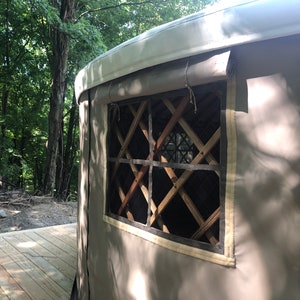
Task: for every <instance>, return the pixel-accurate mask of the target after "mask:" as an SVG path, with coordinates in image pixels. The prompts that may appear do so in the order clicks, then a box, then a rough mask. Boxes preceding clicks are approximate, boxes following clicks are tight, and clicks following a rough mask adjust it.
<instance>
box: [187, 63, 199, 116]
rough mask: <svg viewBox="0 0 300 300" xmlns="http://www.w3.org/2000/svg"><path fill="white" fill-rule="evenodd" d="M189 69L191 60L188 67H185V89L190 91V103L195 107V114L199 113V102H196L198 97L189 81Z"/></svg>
mask: <svg viewBox="0 0 300 300" xmlns="http://www.w3.org/2000/svg"><path fill="white" fill-rule="evenodd" d="M188 69H189V59H188V60H187V62H186V66H185V74H184V75H185V87H186V88H187V89H188V91H189V94H190V103H191V104H193V105H194V113H195V114H196V113H197V102H196V97H195V94H194V92H193V90H192V88H191V86H190V84H189V80H188Z"/></svg>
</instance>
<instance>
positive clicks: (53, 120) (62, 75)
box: [44, 0, 74, 195]
mask: <svg viewBox="0 0 300 300" xmlns="http://www.w3.org/2000/svg"><path fill="white" fill-rule="evenodd" d="M60 18H61V20H62V22H64V23H66V22H69V21H72V19H73V18H74V0H63V1H62V2H61V8H60ZM53 30H54V34H53V42H52V45H53V46H52V52H53V60H52V63H53V66H52V70H53V81H52V90H51V96H50V111H49V117H48V123H49V124H48V145H47V155H46V164H45V180H44V193H46V194H52V195H53V194H54V189H55V177H56V165H57V154H58V144H59V138H60V135H61V133H62V128H61V124H62V115H63V106H64V97H65V87H66V83H65V80H66V72H67V63H68V51H69V37H68V35H67V34H66V33H65V32H63V31H61V30H60V29H59V28H56V29H53Z"/></svg>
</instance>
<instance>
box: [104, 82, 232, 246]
mask: <svg viewBox="0 0 300 300" xmlns="http://www.w3.org/2000/svg"><path fill="white" fill-rule="evenodd" d="M193 92H194V95H195V101H196V107H197V110H196V111H195V110H194V108H195V105H194V104H191V103H190V99H189V93H187V92H186V91H183V90H182V91H181V90H180V91H175V92H172V93H168V94H161V95H155V96H152V97H147V98H143V99H135V100H133V101H126V102H120V103H118V104H117V105H115V104H114V105H110V116H109V124H110V129H109V134H108V145H109V157H108V168H109V183H108V188H109V197H108V199H107V206H106V207H107V214H109V215H111V216H112V217H114V218H117V219H119V220H121V221H122V220H123V221H126V220H125V219H128V221H129V222H133V223H132V224H133V225H136V226H139V225H138V224H139V223H141V224H143V226H144V228H145V229H147V228H148V229H149V230H154V231H155V232H157V233H158V234H162V235H164V236H166V237H168V238H171V239H172V238H176V239H178V237H179V238H181V240H182V242H184V243H188V241H193V243H194V242H195V241H196V242H199V243H200V244H203V243H205V244H207V245H211V246H212V247H214V246H216V245H217V244H218V243H219V242H220V238H221V236H220V234H219V232H220V227H221V226H222V224H221V222H220V213H221V208H220V207H221V206H222V205H221V200H220V199H222V198H223V197H222V195H221V194H222V190H224V189H222V188H221V183H220V182H222V180H220V177H221V176H222V174H225V173H224V172H225V167H224V166H225V164H224V162H223V161H220V153H221V150H220V148H221V144H222V143H221V126H222V125H223V124H222V122H221V120H220V119H221V100H222V99H221V98H222V95H226V83H218V84H212V85H206V86H205V87H201V86H200V87H196V88H194V89H193ZM116 109H117V110H118V112H117V114H116ZM116 115H118V118H117V117H116ZM222 157H226V155H222ZM124 218H125V219H124ZM128 221H126V222H128Z"/></svg>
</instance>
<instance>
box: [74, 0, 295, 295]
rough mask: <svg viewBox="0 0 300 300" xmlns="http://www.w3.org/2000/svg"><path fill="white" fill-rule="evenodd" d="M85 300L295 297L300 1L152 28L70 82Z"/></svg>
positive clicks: (220, 10)
mask: <svg viewBox="0 0 300 300" xmlns="http://www.w3.org/2000/svg"><path fill="white" fill-rule="evenodd" d="M75 91H76V97H77V101H78V105H79V111H80V130H81V133H80V150H81V162H80V179H79V187H78V188H79V203H78V228H77V235H78V237H77V238H78V265H77V275H76V284H75V286H74V288H75V290H76V293H77V297H78V298H79V299H103V300H110V299H114V300H115V299H116V300H131V299H135V300H186V299H189V300H219V299H220V300H240V299H243V300H254V299H255V300H297V299H300V1H299V0H297V1H296V0H289V1H283V0H282V1H276V0H260V1H243V2H242V3H239V4H236V5H235V6H231V7H219V6H213V7H211V8H209V9H207V10H204V11H202V12H199V13H196V14H193V15H190V16H188V17H184V18H181V19H178V20H176V21H174V22H171V23H168V24H165V25H162V26H159V27H157V28H154V29H152V30H150V31H147V32H145V33H143V34H141V35H139V36H137V37H135V38H133V39H131V40H129V41H127V42H125V43H123V44H121V45H119V46H117V47H116V48H114V49H112V50H110V51H108V52H107V53H105V54H103V55H101V56H100V57H97V58H95V60H93V61H92V62H90V63H89V64H88V65H87V66H86V67H85V68H84V69H82V70H81V71H80V72H79V73H78V75H77V77H76V81H75Z"/></svg>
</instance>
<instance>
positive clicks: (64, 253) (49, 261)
mask: <svg viewBox="0 0 300 300" xmlns="http://www.w3.org/2000/svg"><path fill="white" fill-rule="evenodd" d="M76 256H77V250H76V224H68V225H60V226H52V227H45V228H39V229H32V230H24V231H18V232H10V233H4V234H0V299H1V300H2V299H22V300H23V299H24V300H27V299H31V300H35V299H36V300H42V299H45V300H48V299H55V300H57V299H60V300H63V299H70V294H71V290H72V285H73V280H74V276H75V270H76V260H77V258H76Z"/></svg>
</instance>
